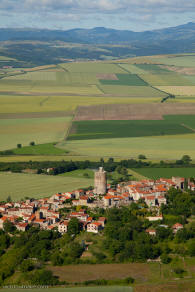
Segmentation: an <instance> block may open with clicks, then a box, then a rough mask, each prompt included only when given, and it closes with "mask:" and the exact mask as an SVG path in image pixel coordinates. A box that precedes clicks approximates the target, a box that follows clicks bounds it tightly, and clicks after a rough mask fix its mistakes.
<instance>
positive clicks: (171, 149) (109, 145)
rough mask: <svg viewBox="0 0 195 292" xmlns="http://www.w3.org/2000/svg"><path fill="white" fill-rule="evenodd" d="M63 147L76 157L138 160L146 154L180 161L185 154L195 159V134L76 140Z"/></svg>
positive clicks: (159, 158)
mask: <svg viewBox="0 0 195 292" xmlns="http://www.w3.org/2000/svg"><path fill="white" fill-rule="evenodd" d="M61 147H62V148H64V149H66V150H69V151H72V153H75V154H76V155H88V156H89V157H90V156H91V157H93V156H94V157H97V156H102V157H106V156H107V157H121V158H122V157H123V158H131V157H134V158H136V157H137V156H138V155H139V154H144V155H146V157H147V158H148V159H156V160H161V159H165V160H167V159H170V160H172V159H179V158H181V157H182V156H183V155H184V154H188V155H190V156H191V157H192V158H193V159H195V134H185V135H173V136H171V135H169V136H156V137H138V138H137V137H136V138H122V139H120V138H115V139H112V138H110V139H94V140H90V141H89V140H77V141H76V140H74V141H67V143H64V144H63V143H62V144H61Z"/></svg>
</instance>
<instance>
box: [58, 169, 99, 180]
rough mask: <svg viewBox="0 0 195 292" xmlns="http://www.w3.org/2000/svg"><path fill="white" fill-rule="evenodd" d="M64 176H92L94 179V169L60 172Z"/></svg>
mask: <svg viewBox="0 0 195 292" xmlns="http://www.w3.org/2000/svg"><path fill="white" fill-rule="evenodd" d="M59 176H63V177H78V178H86V177H87V178H91V179H94V171H93V170H91V169H77V170H73V171H69V172H65V173H62V174H60V175H59Z"/></svg>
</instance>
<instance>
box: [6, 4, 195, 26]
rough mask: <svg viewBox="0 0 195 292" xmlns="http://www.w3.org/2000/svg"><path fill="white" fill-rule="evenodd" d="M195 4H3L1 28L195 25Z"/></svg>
mask: <svg viewBox="0 0 195 292" xmlns="http://www.w3.org/2000/svg"><path fill="white" fill-rule="evenodd" d="M6 15H7V17H6ZM194 16H195V0H186V1H183V0H144V1H143V0H0V26H3V27H4V26H9V27H10V26H12V24H13V22H14V23H15V24H16V25H15V26H17V27H21V26H22V27H23V26H25V27H39V26H40V27H44V28H45V27H49V28H56V27H62V28H63V27H64V28H67V27H71V28H74V27H93V26H107V27H116V28H122V29H123V28H127V29H129V28H131V29H132V28H133V29H134V30H143V29H144V30H145V29H148V28H157V27H158V28H159V27H164V26H175V25H179V24H182V23H185V22H188V21H193V20H194Z"/></svg>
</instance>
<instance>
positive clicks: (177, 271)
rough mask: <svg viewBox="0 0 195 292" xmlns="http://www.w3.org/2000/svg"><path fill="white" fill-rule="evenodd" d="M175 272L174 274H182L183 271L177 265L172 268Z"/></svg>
mask: <svg viewBox="0 0 195 292" xmlns="http://www.w3.org/2000/svg"><path fill="white" fill-rule="evenodd" d="M173 271H174V272H175V274H177V275H183V273H184V272H185V271H184V269H182V268H180V267H177V268H175V269H174V270H173Z"/></svg>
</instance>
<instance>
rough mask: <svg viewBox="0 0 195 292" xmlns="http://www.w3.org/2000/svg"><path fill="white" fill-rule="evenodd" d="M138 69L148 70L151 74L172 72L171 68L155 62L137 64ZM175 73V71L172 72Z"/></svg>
mask: <svg viewBox="0 0 195 292" xmlns="http://www.w3.org/2000/svg"><path fill="white" fill-rule="evenodd" d="M135 66H136V67H137V68H138V69H140V70H143V71H145V72H148V73H150V74H168V73H171V72H170V71H169V70H167V69H164V68H161V67H160V66H159V65H155V64H136V65H135ZM172 74H173V73H172Z"/></svg>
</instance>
